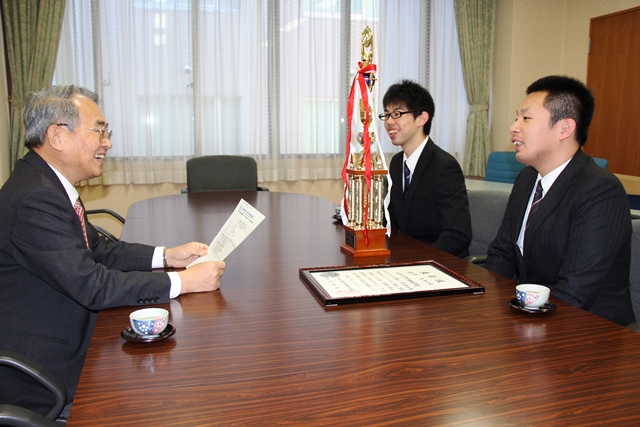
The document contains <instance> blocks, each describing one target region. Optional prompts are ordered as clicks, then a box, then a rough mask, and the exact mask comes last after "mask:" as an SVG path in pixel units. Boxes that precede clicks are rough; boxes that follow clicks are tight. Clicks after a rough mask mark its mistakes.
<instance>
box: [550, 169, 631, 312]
mask: <svg viewBox="0 0 640 427" xmlns="http://www.w3.org/2000/svg"><path fill="white" fill-rule="evenodd" d="M573 209H574V211H573V212H571V219H570V225H569V230H568V239H567V247H566V255H565V258H564V260H563V263H562V266H561V268H560V272H559V275H558V283H557V286H556V288H555V292H556V294H557V295H556V296H558V297H559V298H560V299H562V300H564V301H566V302H569V303H570V304H573V305H576V306H578V307H580V308H583V309H585V310H588V309H589V308H590V307H591V306H592V304H593V303H594V301H595V300H596V298H597V297H598V296H599V294H600V293H601V292H602V288H603V284H606V283H609V282H611V281H618V280H619V278H620V277H622V276H621V275H622V273H623V272H622V271H617V270H624V269H626V270H627V271H628V258H629V245H630V240H631V233H632V231H631V215H630V210H629V202H628V198H627V196H626V194H625V192H624V189H623V188H622V186H621V185H619V183H618V182H617V181H615V180H613V179H609V180H600V181H598V184H597V185H596V186H592V187H591V188H587V189H585V190H583V191H582V193H581V197H580V198H579V199H578V201H577V202H576V203H575V204H574V206H573ZM625 257H626V259H624V258H625Z"/></svg>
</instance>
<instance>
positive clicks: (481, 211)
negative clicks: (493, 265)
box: [467, 190, 510, 255]
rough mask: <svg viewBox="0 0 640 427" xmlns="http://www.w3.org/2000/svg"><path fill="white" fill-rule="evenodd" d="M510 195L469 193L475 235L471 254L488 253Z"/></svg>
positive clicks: (479, 191) (493, 191)
mask: <svg viewBox="0 0 640 427" xmlns="http://www.w3.org/2000/svg"><path fill="white" fill-rule="evenodd" d="M509 194H510V193H509V192H507V191H500V190H471V191H469V192H468V193H467V196H468V198H469V213H470V214H471V231H472V233H473V237H472V239H471V244H470V245H469V254H471V255H481V254H486V253H487V249H489V245H490V244H491V242H493V239H494V238H495V237H496V234H497V233H498V228H500V224H501V223H502V217H504V212H505V210H506V208H507V201H508V200H509Z"/></svg>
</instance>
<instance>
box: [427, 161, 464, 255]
mask: <svg viewBox="0 0 640 427" xmlns="http://www.w3.org/2000/svg"><path fill="white" fill-rule="evenodd" d="M436 191H437V197H436V204H437V208H438V212H439V214H440V225H441V228H442V232H441V233H440V235H439V236H438V238H437V239H436V241H435V242H433V246H435V247H437V248H440V249H443V250H445V251H447V252H449V253H452V254H459V253H463V252H464V251H466V249H467V248H468V247H469V244H470V243H471V215H470V214H469V199H468V198H467V188H466V185H465V183H464V175H463V174H462V169H460V165H459V164H458V162H457V161H455V159H453V158H451V159H450V160H449V161H446V162H445V163H444V164H443V168H442V169H441V171H440V173H438V174H437V184H436Z"/></svg>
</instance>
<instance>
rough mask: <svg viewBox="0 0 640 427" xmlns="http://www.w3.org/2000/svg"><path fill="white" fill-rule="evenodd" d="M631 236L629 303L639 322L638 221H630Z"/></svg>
mask: <svg viewBox="0 0 640 427" xmlns="http://www.w3.org/2000/svg"><path fill="white" fill-rule="evenodd" d="M631 225H632V227H633V234H632V235H631V269H630V270H629V281H630V283H631V303H632V304H633V311H634V313H635V314H636V319H638V320H640V219H634V220H632V221H631Z"/></svg>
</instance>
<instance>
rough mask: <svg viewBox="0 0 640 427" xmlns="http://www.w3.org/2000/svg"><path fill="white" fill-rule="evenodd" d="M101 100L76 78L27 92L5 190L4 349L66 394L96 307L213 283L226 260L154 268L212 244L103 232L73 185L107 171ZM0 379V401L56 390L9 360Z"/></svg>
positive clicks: (0, 208)
mask: <svg viewBox="0 0 640 427" xmlns="http://www.w3.org/2000/svg"><path fill="white" fill-rule="evenodd" d="M97 102H98V98H97V95H95V94H94V93H93V92H91V91H89V90H87V89H84V88H81V87H77V86H52V87H49V88H45V89H42V90H40V91H37V92H34V93H32V94H30V95H29V96H28V97H27V99H26V101H25V106H24V111H23V118H24V124H25V130H26V142H25V144H26V146H27V148H29V152H28V153H27V154H26V155H25V156H24V158H23V159H20V160H19V161H18V162H17V164H16V166H15V169H14V170H13V172H12V174H11V176H10V177H9V179H8V180H7V182H6V183H5V184H4V185H3V186H2V189H0V223H2V227H0V277H1V279H0V324H2V328H0V348H2V349H5V350H12V351H15V352H18V353H22V354H24V355H26V356H27V357H29V358H31V359H33V360H35V361H36V362H38V363H40V364H41V365H43V366H44V367H46V368H48V369H49V370H50V371H52V372H53V373H54V374H56V375H57V376H59V377H60V378H61V379H62V380H63V382H64V384H65V385H66V387H67V390H68V392H69V400H68V402H69V403H70V402H71V401H72V400H73V397H74V393H75V389H76V386H77V383H78V379H79V377H80V371H81V370H82V365H83V363H84V358H85V355H86V353H87V348H88V347H89V341H90V339H91V335H92V333H93V327H94V325H95V321H96V317H97V315H98V311H99V310H101V309H104V308H109V307H116V306H127V305H130V306H138V307H139V306H145V305H149V304H162V303H166V302H168V301H169V299H170V298H173V297H176V296H178V295H180V294H184V293H190V292H205V291H213V290H215V289H217V288H218V287H219V286H220V278H221V277H222V274H223V272H224V267H225V264H224V263H223V262H204V263H201V264H198V265H195V266H193V267H191V268H189V269H188V270H182V271H178V272H170V273H154V272H151V269H152V268H162V267H163V266H164V267H176V268H180V267H185V266H186V265H188V264H189V263H190V262H192V261H194V260H195V259H196V258H197V257H198V256H202V255H205V254H206V253H207V245H205V244H202V243H196V242H192V243H187V244H185V245H181V246H177V247H173V248H164V247H152V246H147V245H142V244H131V243H126V242H123V241H120V242H118V243H112V242H110V241H108V240H106V239H103V238H100V237H99V235H98V232H97V231H96V229H95V228H94V227H93V226H92V225H91V224H90V223H89V222H88V220H87V218H86V215H84V214H83V209H84V208H83V206H82V203H81V202H80V199H79V197H78V192H77V190H76V189H75V187H74V184H76V183H78V182H79V181H82V180H86V179H90V178H94V177H97V176H100V175H101V174H102V167H103V164H104V161H105V158H106V156H107V152H108V151H109V149H110V148H111V135H112V133H111V131H110V130H109V127H108V126H109V125H108V124H107V121H106V120H105V118H104V116H103V114H102V111H101V110H100V108H99V107H98V104H97ZM176 220H179V218H176ZM0 378H1V380H0V402H2V403H13V404H17V405H21V406H25V407H28V408H30V409H32V410H34V411H36V412H39V413H42V414H44V413H45V412H46V410H47V408H48V402H49V400H50V398H51V396H50V395H49V394H48V393H47V392H46V391H44V390H43V389H42V387H39V386H37V385H36V384H34V383H33V382H31V381H28V380H27V379H26V378H25V377H24V376H22V375H18V374H16V372H15V371H14V370H12V369H9V368H6V367H0ZM68 406H69V405H67V407H68Z"/></svg>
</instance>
